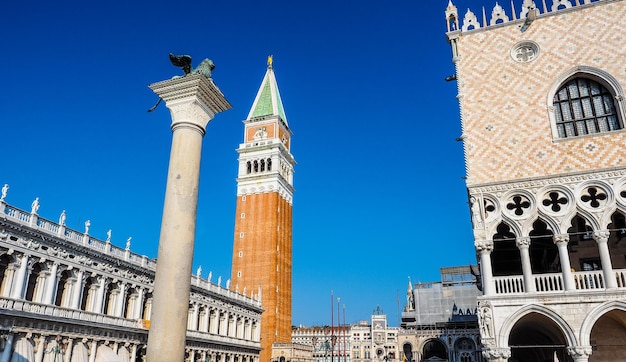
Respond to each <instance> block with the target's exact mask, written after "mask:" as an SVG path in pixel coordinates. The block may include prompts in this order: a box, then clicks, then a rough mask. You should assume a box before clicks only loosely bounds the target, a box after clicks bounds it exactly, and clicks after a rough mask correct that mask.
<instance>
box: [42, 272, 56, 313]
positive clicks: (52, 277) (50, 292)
mask: <svg viewBox="0 0 626 362" xmlns="http://www.w3.org/2000/svg"><path fill="white" fill-rule="evenodd" d="M50 264H52V266H51V267H50V273H49V274H48V277H47V278H46V279H47V280H46V294H45V295H44V298H43V301H42V302H43V303H44V304H54V300H53V299H54V290H55V289H56V286H57V270H58V268H59V265H58V264H57V263H55V262H51V263H50Z"/></svg>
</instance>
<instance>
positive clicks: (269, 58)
mask: <svg viewBox="0 0 626 362" xmlns="http://www.w3.org/2000/svg"><path fill="white" fill-rule="evenodd" d="M273 61H274V56H273V55H268V56H267V66H268V67H270V68H271V67H272V62H273Z"/></svg>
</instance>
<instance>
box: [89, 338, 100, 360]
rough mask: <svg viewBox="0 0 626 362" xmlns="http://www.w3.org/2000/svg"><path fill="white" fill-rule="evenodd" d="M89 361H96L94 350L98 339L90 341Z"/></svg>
mask: <svg viewBox="0 0 626 362" xmlns="http://www.w3.org/2000/svg"><path fill="white" fill-rule="evenodd" d="M89 349H90V351H89V362H96V352H97V350H98V341H96V340H95V339H94V340H92V341H91V348H89Z"/></svg>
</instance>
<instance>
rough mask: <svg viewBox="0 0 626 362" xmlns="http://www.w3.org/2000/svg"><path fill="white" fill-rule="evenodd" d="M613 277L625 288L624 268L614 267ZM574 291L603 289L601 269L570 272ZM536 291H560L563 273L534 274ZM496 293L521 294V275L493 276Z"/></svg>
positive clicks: (625, 273)
mask: <svg viewBox="0 0 626 362" xmlns="http://www.w3.org/2000/svg"><path fill="white" fill-rule="evenodd" d="M614 272H615V278H616V281H617V287H618V288H626V269H616V270H614ZM572 276H573V278H574V285H575V287H576V290H575V291H576V292H578V291H581V290H604V289H605V284H604V275H603V273H602V270H593V271H580V272H572ZM532 280H533V282H534V283H535V290H536V292H537V293H547V292H560V291H564V290H565V284H564V283H563V274H561V273H548V274H534V275H533V276H532ZM493 283H494V286H495V293H496V294H522V293H524V292H525V288H524V278H523V276H522V275H509V276H499V277H494V278H493Z"/></svg>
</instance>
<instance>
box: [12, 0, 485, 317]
mask: <svg viewBox="0 0 626 362" xmlns="http://www.w3.org/2000/svg"><path fill="white" fill-rule="evenodd" d="M455 3H456V5H457V6H459V9H460V10H459V12H460V13H461V14H464V13H465V10H466V9H467V5H466V3H468V1H465V2H462V1H459V2H455ZM446 5H447V0H438V1H408V0H403V1H395V0H392V1H389V2H380V1H363V0H360V1H356V0H347V1H330V0H320V1H315V2H308V1H273V2H272V1H247V0H244V1H226V0H224V1H201V2H193V1H183V2H165V1H153V0H151V1H119V0H112V1H99V2H91V1H90V2H84V1H61V2H51V1H36V2H33V1H4V2H0V35H1V36H2V49H3V52H2V56H1V57H0V84H1V85H2V96H1V97H0V110H1V112H2V113H1V118H2V121H1V123H0V127H1V128H0V135H1V138H0V140H1V141H0V142H2V165H1V167H0V184H5V183H8V184H9V185H10V189H9V193H8V197H7V202H8V203H9V204H11V205H14V206H16V207H18V208H22V209H25V210H30V204H31V202H32V201H33V199H34V198H35V197H39V198H40V203H41V208H40V210H39V214H40V216H41V217H43V218H47V219H50V220H53V221H56V220H58V217H59V214H60V213H61V211H62V210H66V211H67V225H68V227H70V228H73V229H76V230H81V231H82V230H84V222H85V221H86V220H87V219H89V220H91V229H90V234H92V235H93V236H95V237H98V238H101V239H105V238H106V231H107V230H108V229H112V236H113V237H112V241H113V244H116V245H118V246H122V247H123V246H124V244H125V241H126V239H127V238H128V237H132V246H131V249H132V251H134V252H136V253H139V254H144V255H147V256H149V257H151V258H155V257H157V255H156V254H157V246H158V238H159V230H160V224H161V216H162V206H163V196H164V192H165V181H166V173H167V166H168V158H169V151H170V143H171V130H170V128H169V126H170V123H171V119H170V115H169V112H168V111H167V108H166V107H165V106H164V104H162V105H161V106H159V108H157V110H156V111H155V112H153V113H147V112H146V111H147V109H149V108H150V107H152V106H153V105H154V103H155V102H156V101H157V99H158V98H157V96H156V95H155V94H154V93H153V92H152V91H151V90H150V89H149V88H148V85H149V84H151V83H154V82H157V81H162V80H165V79H169V78H171V77H172V76H174V75H179V74H181V71H180V69H179V68H175V67H174V66H172V65H171V64H170V62H169V59H168V53H170V52H172V53H174V54H190V55H191V56H192V57H193V65H194V66H195V65H197V64H198V63H199V62H200V61H201V60H202V59H204V58H207V57H208V58H211V59H212V60H213V61H214V63H215V64H216V69H215V70H214V72H213V78H214V80H215V83H216V84H217V85H218V87H219V88H220V89H221V90H222V92H223V93H224V95H225V96H226V98H227V99H228V100H229V101H230V103H231V104H232V105H233V109H232V110H229V111H226V112H224V113H221V114H218V115H217V116H216V117H215V119H214V120H213V121H211V123H210V124H209V126H208V127H207V135H206V136H205V138H204V141H203V142H204V143H203V154H202V166H201V176H200V195H199V205H198V224H197V235H196V244H195V257H194V262H193V264H194V265H193V270H196V268H197V267H198V266H199V265H202V268H203V271H204V272H203V275H204V277H206V276H207V275H208V272H209V271H212V273H213V280H214V281H215V280H216V279H217V276H219V275H221V276H222V279H223V280H226V279H227V278H229V277H230V270H231V253H232V244H233V231H234V218H235V217H234V215H235V202H236V182H235V178H236V176H237V165H238V163H237V153H236V151H235V150H236V149H237V148H238V146H239V143H240V142H241V141H242V139H243V124H242V120H243V119H244V118H245V117H246V116H247V114H248V111H249V109H250V107H251V105H252V101H253V100H254V97H255V95H256V92H257V90H258V87H259V86H260V83H261V80H262V77H263V75H264V73H265V70H266V59H267V56H268V55H270V54H273V56H274V69H275V73H276V78H277V80H278V85H279V88H280V91H281V95H282V99H283V103H284V106H285V111H286V114H287V118H288V121H289V125H290V127H291V129H292V131H293V133H294V135H293V139H292V153H293V155H294V156H295V159H296V161H297V165H296V168H295V175H294V185H295V189H296V192H295V195H294V205H293V207H294V209H293V218H294V220H293V225H294V226H293V253H294V254H293V323H294V325H300V324H303V325H307V326H311V325H320V324H329V323H330V305H331V303H330V293H331V291H334V295H335V298H336V297H341V308H342V314H343V305H344V304H345V311H346V316H345V319H346V322H348V323H350V322H357V321H359V320H369V318H370V315H371V313H372V311H373V310H374V309H375V308H376V307H377V306H380V307H381V308H382V309H383V310H384V312H385V313H386V314H387V316H388V320H389V322H390V324H391V325H397V324H398V318H399V315H398V311H399V310H400V309H401V308H402V306H403V305H404V301H405V292H406V287H407V277H409V276H410V277H411V279H412V281H413V282H419V281H422V282H424V281H437V280H439V268H440V267H443V266H456V265H467V264H468V263H470V262H472V263H473V262H475V254H474V248H473V239H472V234H471V225H470V216H469V211H468V207H467V204H466V202H467V196H466V188H465V184H464V181H463V179H462V178H461V177H462V176H463V175H464V162H463V150H462V144H461V143H460V142H456V141H455V139H456V138H457V137H458V136H459V135H460V134H461V126H460V120H459V109H458V102H457V99H456V98H455V97H456V94H457V89H456V87H457V85H456V83H455V82H450V83H446V82H444V80H443V79H444V77H445V76H448V75H451V74H453V73H454V66H453V63H452V55H451V50H450V47H449V45H448V44H447V41H446V38H445V31H446V25H445V18H444V11H445V7H446ZM482 5H483V4H476V5H473V7H474V9H473V10H474V11H475V12H477V13H479V12H480V8H479V6H482ZM398 300H399V303H398ZM333 304H334V305H335V307H336V301H335V302H334V303H333ZM335 313H336V312H335ZM335 316H336V314H335ZM335 318H336V317H335ZM342 322H343V317H342Z"/></svg>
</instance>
